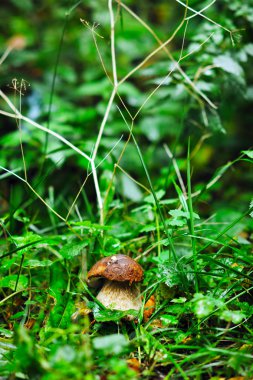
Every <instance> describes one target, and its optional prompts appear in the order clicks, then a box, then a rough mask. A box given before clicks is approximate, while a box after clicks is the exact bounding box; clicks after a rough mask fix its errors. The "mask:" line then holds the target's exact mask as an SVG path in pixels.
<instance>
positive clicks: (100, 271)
mask: <svg viewBox="0 0 253 380" xmlns="http://www.w3.org/2000/svg"><path fill="white" fill-rule="evenodd" d="M142 277H143V270H142V267H141V266H140V265H139V264H138V263H137V262H136V261H134V260H133V259H131V258H130V257H128V256H126V255H122V254H118V255H113V256H110V257H104V258H103V259H101V260H99V261H98V262H97V263H96V264H95V265H93V267H92V268H91V269H90V271H89V272H88V275H87V278H88V281H89V282H90V280H91V279H96V278H104V279H105V281H104V284H103V287H102V289H101V290H100V292H99V293H98V295H97V299H98V300H99V301H100V302H101V303H102V304H103V305H104V306H105V307H107V308H109V309H112V310H121V311H126V310H137V311H139V310H140V309H141V306H142V301H141V295H140V290H139V286H138V282H140V281H141V280H142ZM127 319H129V320H132V319H134V317H133V316H132V315H127Z"/></svg>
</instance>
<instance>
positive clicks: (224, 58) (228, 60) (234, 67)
mask: <svg viewBox="0 0 253 380" xmlns="http://www.w3.org/2000/svg"><path fill="white" fill-rule="evenodd" d="M213 63H214V64H215V65H217V66H218V67H220V68H222V69H223V70H224V71H226V72H228V73H230V74H234V75H236V76H243V69H242V67H241V66H240V65H239V63H238V62H237V61H236V60H235V59H233V58H232V57H231V56H229V55H225V54H224V55H219V56H217V57H215V58H214V60H213Z"/></svg>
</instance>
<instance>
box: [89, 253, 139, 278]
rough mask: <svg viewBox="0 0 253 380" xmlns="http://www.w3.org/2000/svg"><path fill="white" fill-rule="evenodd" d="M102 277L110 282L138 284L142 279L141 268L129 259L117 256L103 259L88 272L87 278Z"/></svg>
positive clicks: (120, 255) (124, 256)
mask: <svg viewBox="0 0 253 380" xmlns="http://www.w3.org/2000/svg"><path fill="white" fill-rule="evenodd" d="M94 277H104V278H106V279H107V280H110V281H129V283H130V285H131V284H132V283H133V282H139V281H141V280H142V277H143V270H142V267H141V266H140V265H139V264H138V263H137V262H136V261H134V260H133V259H131V257H129V256H126V255H122V254H118V255H113V256H109V257H104V258H103V259H101V260H99V261H98V262H97V263H96V264H95V265H93V267H92V268H91V269H90V270H89V272H88V275H87V278H88V279H90V278H94Z"/></svg>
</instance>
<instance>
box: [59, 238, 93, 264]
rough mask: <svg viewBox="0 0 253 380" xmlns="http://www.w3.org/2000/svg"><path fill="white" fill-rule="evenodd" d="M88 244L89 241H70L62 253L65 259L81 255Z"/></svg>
mask: <svg viewBox="0 0 253 380" xmlns="http://www.w3.org/2000/svg"><path fill="white" fill-rule="evenodd" d="M87 245H88V241H81V242H78V243H68V244H66V245H64V247H63V248H62V249H61V250H60V254H61V255H62V257H64V259H67V260H69V259H72V258H73V257H75V256H77V255H79V254H80V253H81V251H82V249H83V248H84V247H86V246H87Z"/></svg>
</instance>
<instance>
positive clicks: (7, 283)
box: [0, 274, 28, 291]
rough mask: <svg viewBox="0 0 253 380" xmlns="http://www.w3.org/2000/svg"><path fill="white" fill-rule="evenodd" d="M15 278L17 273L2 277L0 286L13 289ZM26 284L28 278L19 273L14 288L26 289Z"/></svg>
mask: <svg viewBox="0 0 253 380" xmlns="http://www.w3.org/2000/svg"><path fill="white" fill-rule="evenodd" d="M17 278H18V275H17V274H12V275H9V276H5V277H3V278H2V279H1V281H0V287H3V288H10V289H12V290H15V286H16V282H17ZM27 286H28V278H27V277H26V276H24V275H20V276H19V279H18V286H17V289H16V290H17V291H19V290H23V289H26V288H27Z"/></svg>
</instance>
